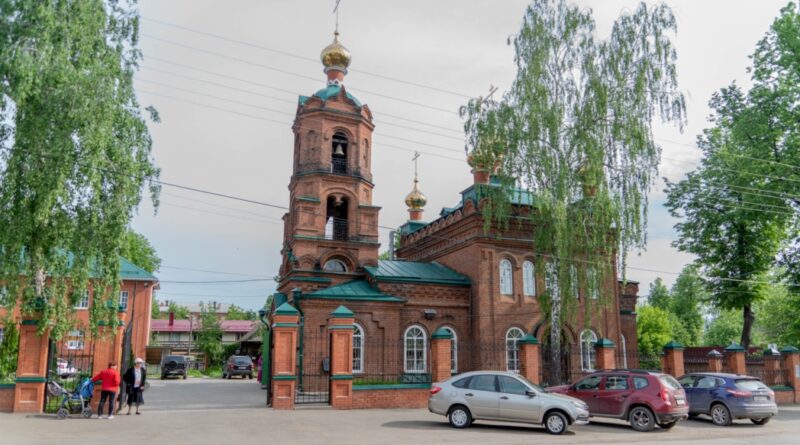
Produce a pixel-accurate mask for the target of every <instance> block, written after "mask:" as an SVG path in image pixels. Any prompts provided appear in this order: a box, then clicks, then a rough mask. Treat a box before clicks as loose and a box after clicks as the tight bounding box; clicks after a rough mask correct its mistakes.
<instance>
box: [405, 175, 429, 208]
mask: <svg viewBox="0 0 800 445" xmlns="http://www.w3.org/2000/svg"><path fill="white" fill-rule="evenodd" d="M417 182H418V181H417V180H416V179H415V180H414V189H413V190H411V193H409V194H408V195H406V205H407V206H408V208H409V209H412V210H421V209H422V208H423V207H425V204H427V203H428V198H426V197H425V195H423V194H422V192H421V191H419V187H417Z"/></svg>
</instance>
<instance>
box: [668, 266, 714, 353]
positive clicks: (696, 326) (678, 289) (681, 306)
mask: <svg viewBox="0 0 800 445" xmlns="http://www.w3.org/2000/svg"><path fill="white" fill-rule="evenodd" d="M670 298H671V301H670V305H669V310H670V312H672V313H673V314H675V316H676V317H677V318H678V320H679V321H680V323H681V325H682V326H683V329H684V330H685V331H686V341H685V342H683V343H684V344H685V345H687V346H688V345H691V346H695V345H699V344H700V342H701V340H702V335H703V324H704V319H703V314H704V312H705V306H704V305H705V302H707V301H709V298H710V296H709V293H708V290H707V288H706V283H705V281H704V280H703V279H702V278H701V277H700V275H699V274H698V272H697V268H696V267H695V266H693V265H691V264H690V265H687V266H685V267H684V268H683V270H681V274H680V275H678V279H677V280H675V284H673V285H672V289H671V290H670Z"/></svg>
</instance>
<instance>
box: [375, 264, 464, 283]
mask: <svg viewBox="0 0 800 445" xmlns="http://www.w3.org/2000/svg"><path fill="white" fill-rule="evenodd" d="M364 269H365V270H366V271H367V273H368V274H370V275H371V276H372V277H374V278H375V280H377V281H405V282H414V283H428V284H451V285H457V286H469V285H470V280H469V278H467V277H466V276H464V275H461V274H460V273H458V272H456V271H454V270H452V269H450V268H447V267H445V266H442V265H441V264H439V263H435V262H434V263H417V262H413V261H389V260H385V261H378V267H374V266H365V267H364Z"/></svg>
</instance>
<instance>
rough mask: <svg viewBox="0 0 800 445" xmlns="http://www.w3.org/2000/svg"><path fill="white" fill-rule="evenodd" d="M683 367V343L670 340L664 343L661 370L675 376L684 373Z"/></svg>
mask: <svg viewBox="0 0 800 445" xmlns="http://www.w3.org/2000/svg"><path fill="white" fill-rule="evenodd" d="M683 369H684V368H683V345H682V344H681V343H679V342H677V341H675V340H672V341H671V342H669V343H667V344H666V345H664V358H663V366H662V370H663V371H664V372H665V373H667V374H671V375H672V376H674V377H676V378H677V377H680V376H682V375H683V374H684V372H683Z"/></svg>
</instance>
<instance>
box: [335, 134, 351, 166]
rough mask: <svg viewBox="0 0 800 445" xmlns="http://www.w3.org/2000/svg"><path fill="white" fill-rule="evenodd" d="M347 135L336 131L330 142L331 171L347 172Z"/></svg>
mask: <svg viewBox="0 0 800 445" xmlns="http://www.w3.org/2000/svg"><path fill="white" fill-rule="evenodd" d="M347 145H348V143H347V136H345V135H344V133H341V132H336V133H335V134H334V135H333V138H332V142H331V172H332V173H336V174H340V175H346V174H347Z"/></svg>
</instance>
